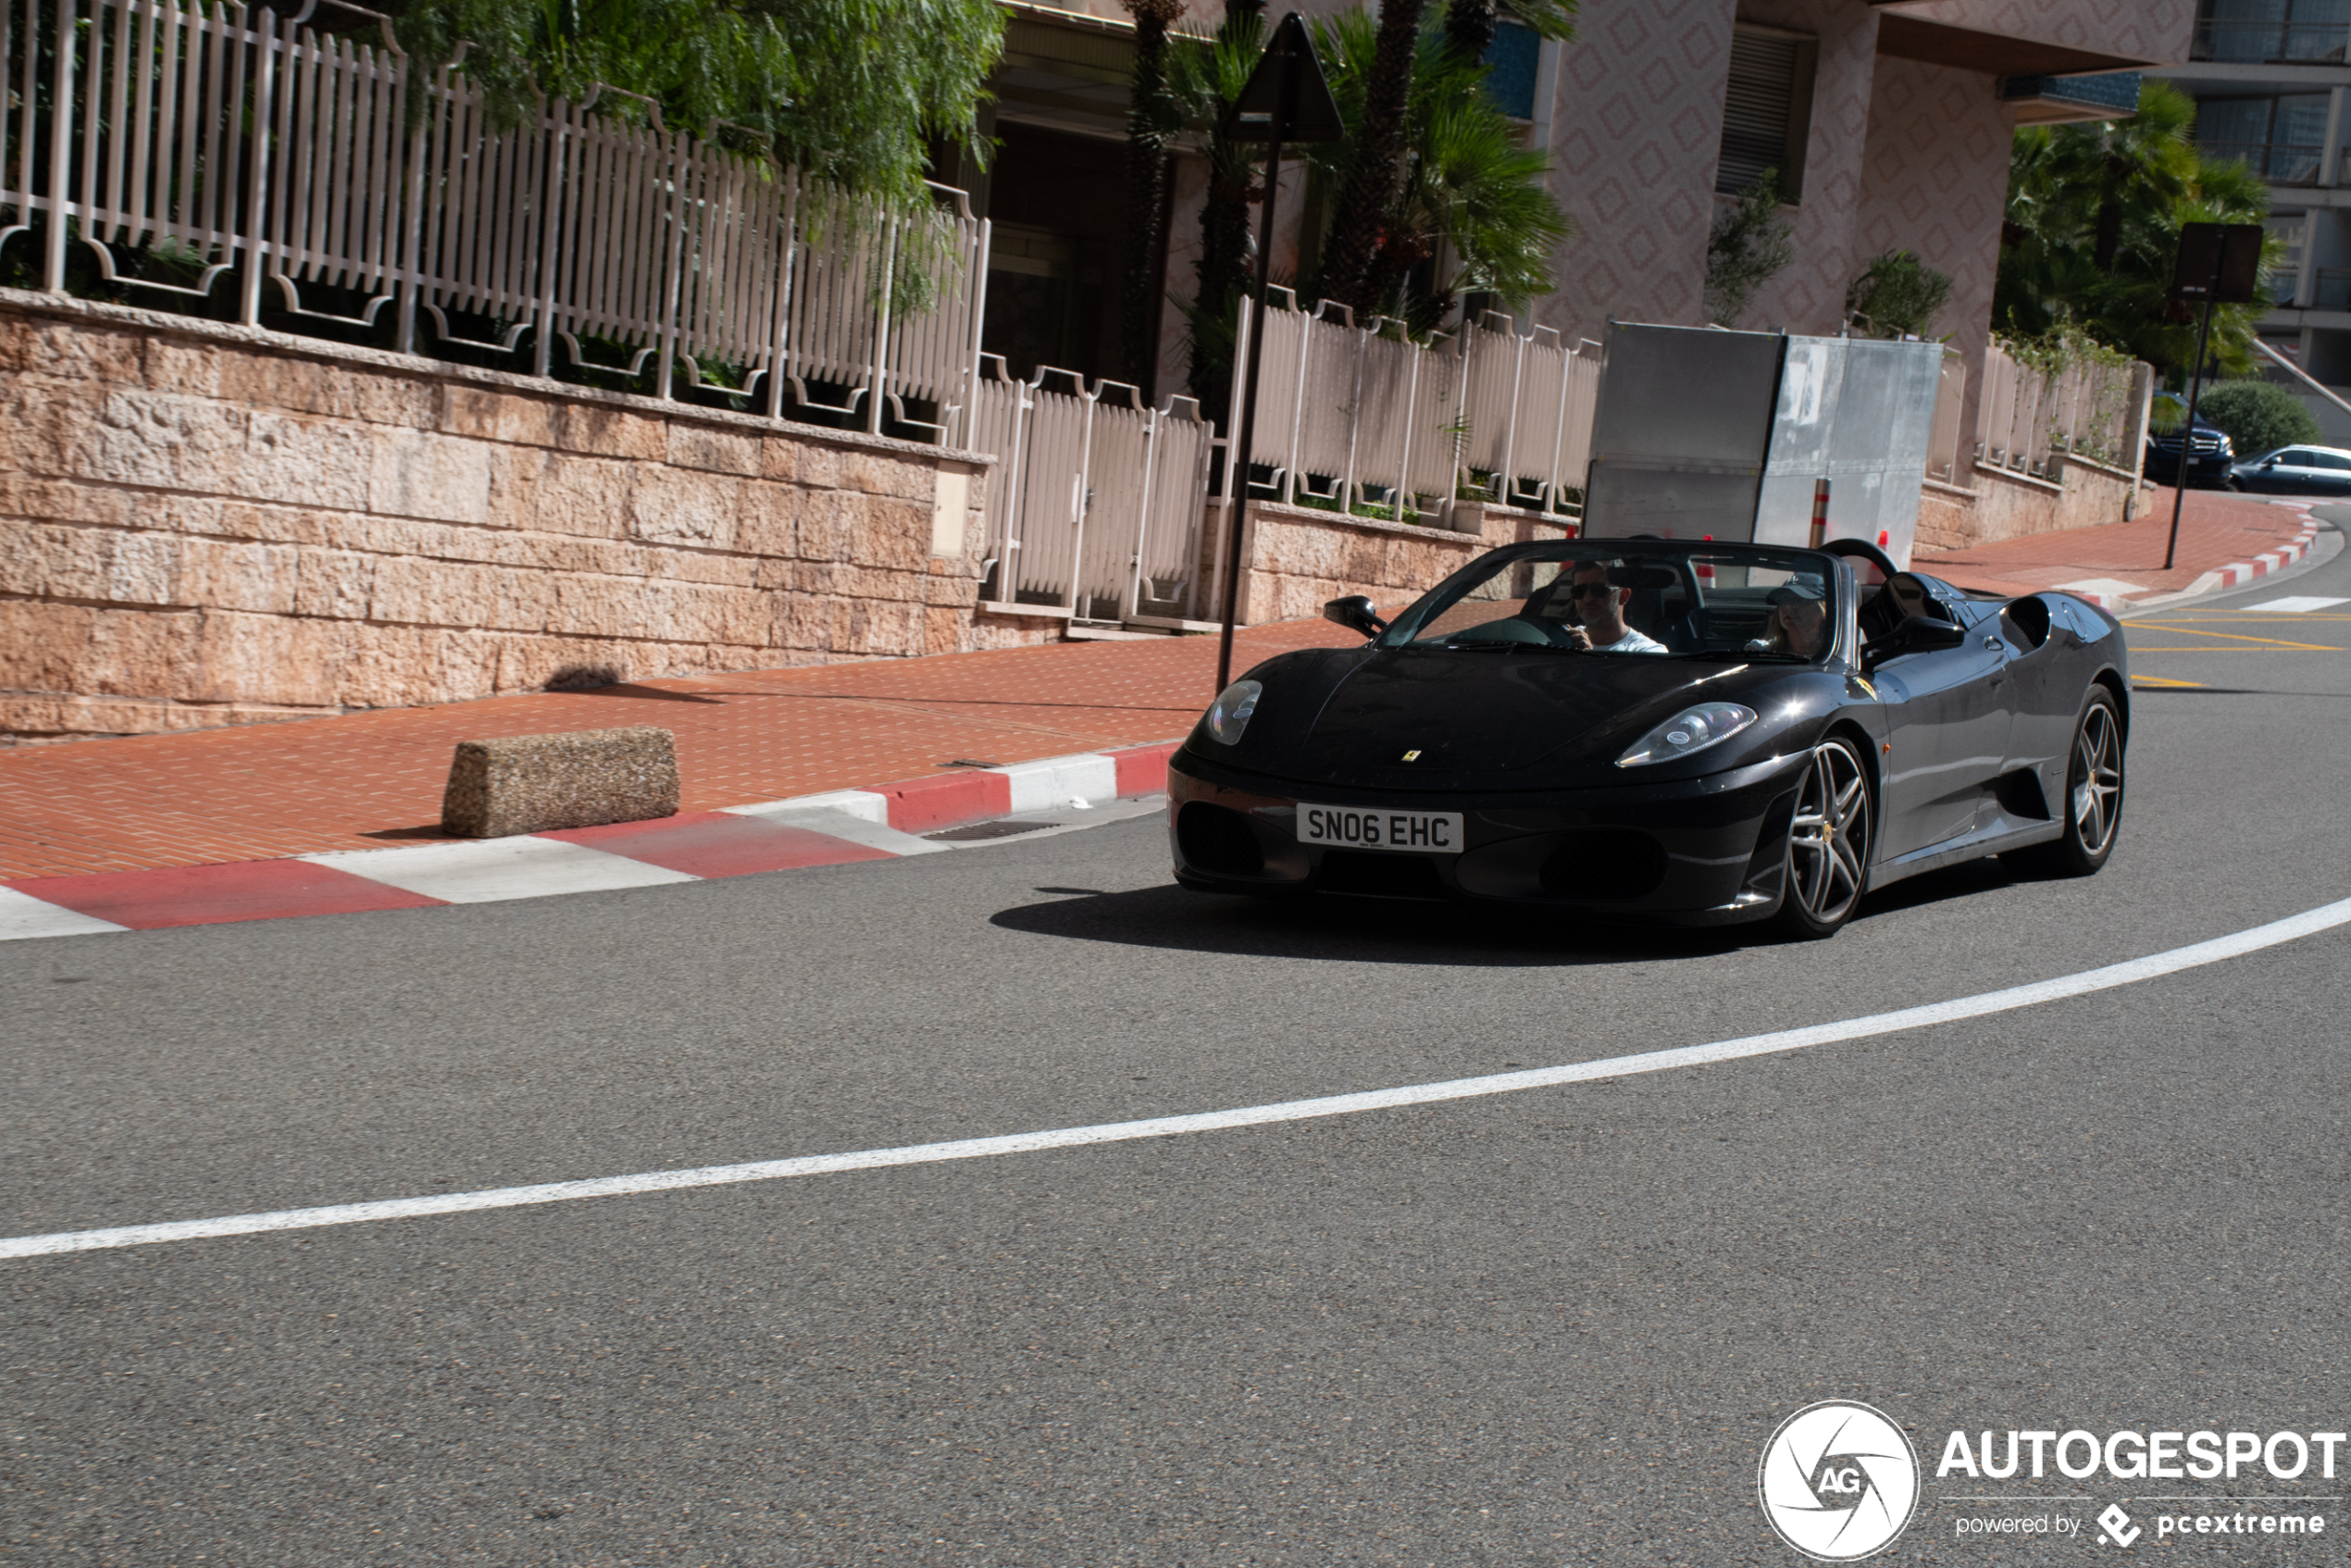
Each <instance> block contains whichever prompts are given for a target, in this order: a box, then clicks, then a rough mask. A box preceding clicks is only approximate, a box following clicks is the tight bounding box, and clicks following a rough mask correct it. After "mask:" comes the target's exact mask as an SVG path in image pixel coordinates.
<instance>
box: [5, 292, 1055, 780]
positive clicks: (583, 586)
mask: <svg viewBox="0 0 2351 1568" xmlns="http://www.w3.org/2000/svg"><path fill="white" fill-rule="evenodd" d="M988 471H989V458H987V457H985V456H982V455H979V454H972V453H959V452H952V451H949V450H947V449H944V448H940V447H933V446H923V445H917V444H915V443H914V442H900V441H890V440H886V439H882V438H878V437H867V436H863V435H856V434H849V433H844V432H840V431H834V430H824V429H815V428H813V427H809V426H804V425H793V424H788V423H785V422H782V421H777V420H770V419H765V418H759V417H750V416H744V415H737V414H730V413H726V412H722V411H719V410H715V409H705V408H700V407H694V406H691V405H682V404H674V403H662V402H657V401H655V400H653V399H650V398H644V397H636V396H628V395H624V394H618V393H604V392H594V391H590V390H587V389H582V388H574V387H555V386H553V385H551V384H550V383H548V382H544V381H538V380H529V379H526V378H522V377H517V376H512V375H504V374H500V373H497V372H493V371H486V370H472V369H467V368H466V367H458V366H452V365H448V364H444V363H442V362H441V361H438V360H428V359H420V358H413V357H410V356H406V355H392V354H383V353H379V352H376V351H373V350H367V349H359V348H346V347H342V346H340V345H337V344H333V343H327V342H319V341H317V340H315V339H309V338H294V337H289V336H286V335H283V334H280V333H275V332H269V331H265V330H255V329H250V328H243V327H231V326H224V325H219V324H215V323H209V322H205V321H200V320H195V319H193V318H190V317H177V316H167V315H159V314H154V313H150V312H145V311H140V310H134V309H130V308H126V307H122V306H117V305H100V304H91V303H86V302H81V301H74V300H61V299H56V298H55V297H53V296H50V295H46V294H31V293H25V292H18V291H13V290H0V737H6V738H10V739H15V740H35V739H52V738H66V737H73V736H84V735H98V734H125V733H137V732H146V731H155V730H167V729H181V728H202V727H205V726H212V725H220V724H234V723H245V722H252V721H255V720H260V719H275V718H289V717H297V716H308V715H315V714H326V713H336V712H341V711H344V710H348V709H353V708H367V707H381V706H392V705H406V704H413V703H434V702H447V701H452V700H455V699H461V698H470V697H481V696H489V695H491V694H494V693H497V692H503V691H531V690H537V689H540V688H543V687H545V686H547V685H549V684H551V683H563V684H579V683H585V684H596V683H602V682H603V681H609V680H622V679H639V678H646V677H650V676H659V675H675V674H688V673H694V672H699V671H708V670H724V669H746V668H758V667H769V666H779V665H790V664H807V663H815V662H821V661H826V660H835V659H852V658H872V657H887V656H902V655H907V654H915V653H951V652H959V651H965V650H970V649H975V648H981V647H997V646H1006V645H1010V644H1014V643H1021V642H1033V641H1047V640H1050V639H1051V638H1054V637H1056V636H1058V635H1059V632H1060V627H1059V625H1058V623H1055V622H1051V621H1042V620H1039V621H1029V620H1026V619H1022V620H1007V619H1001V618H999V617H995V616H987V617H981V616H976V615H975V613H974V611H973V605H974V604H975V602H976V597H977V588H978V566H979V560H978V557H979V554H980V549H979V545H980V540H981V537H982V536H981V524H980V506H981V503H982V501H983V499H984V497H983V486H984V484H985V482H986V479H987V476H988Z"/></svg>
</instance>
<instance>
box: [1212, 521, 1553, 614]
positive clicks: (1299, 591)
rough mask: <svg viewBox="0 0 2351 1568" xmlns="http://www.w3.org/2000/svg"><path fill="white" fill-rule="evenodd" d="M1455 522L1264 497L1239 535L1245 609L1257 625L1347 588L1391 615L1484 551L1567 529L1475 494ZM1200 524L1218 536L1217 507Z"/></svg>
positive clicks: (1316, 607)
mask: <svg viewBox="0 0 2351 1568" xmlns="http://www.w3.org/2000/svg"><path fill="white" fill-rule="evenodd" d="M1453 521H1454V523H1455V525H1456V526H1455V527H1454V528H1451V529H1431V528H1421V527H1419V526H1417V525H1415V524H1412V523H1390V522H1382V521H1380V520H1379V519H1377V518H1373V517H1354V516H1340V515H1339V514H1338V513H1337V512H1325V511H1320V510H1317V509H1315V508H1313V507H1308V506H1282V505H1276V504H1274V503H1272V502H1263V501H1261V502H1259V503H1257V504H1256V505H1255V506H1254V507H1253V508H1251V510H1250V524H1249V537H1248V538H1247V539H1246V540H1245V541H1243V548H1244V549H1245V550H1246V552H1247V560H1248V563H1249V565H1248V567H1247V569H1246V570H1245V571H1244V573H1243V574H1242V577H1241V599H1240V618H1241V620H1242V621H1243V622H1245V623H1248V624H1250V625H1255V624H1257V623H1259V622H1262V621H1279V620H1294V619H1298V618H1300V617H1303V616H1319V615H1321V614H1322V613H1323V605H1324V604H1325V603H1327V602H1328V601H1330V600H1333V599H1337V598H1339V597H1341V596H1342V595H1345V594H1350V593H1361V594H1364V595H1366V596H1368V597H1369V598H1370V599H1371V601H1372V603H1374V604H1376V605H1378V606H1379V608H1380V613H1381V614H1382V615H1387V614H1391V613H1393V612H1394V611H1395V610H1396V609H1397V608H1398V607H1399V606H1400V605H1403V604H1409V603H1411V602H1412V600H1414V599H1417V598H1419V597H1420V596H1421V595H1422V594H1423V593H1425V592H1427V591H1429V590H1430V589H1432V588H1434V587H1436V586H1437V584H1438V583H1439V582H1442V581H1443V580H1444V579H1446V578H1447V577H1448V576H1449V575H1450V574H1452V573H1453V572H1455V571H1457V570H1459V569H1460V568H1461V567H1462V566H1464V565H1466V564H1467V563H1468V562H1469V561H1470V560H1471V559H1473V558H1474V557H1475V556H1477V555H1480V554H1484V553H1485V552H1486V551H1488V550H1492V549H1495V548H1496V547H1498V546H1499V545H1504V544H1512V543H1518V542H1521V541H1526V540H1534V539H1564V538H1566V537H1568V532H1569V529H1568V528H1567V526H1566V525H1564V524H1562V523H1561V522H1560V521H1559V520H1557V519H1554V518H1546V517H1544V516H1541V515H1540V514H1538V513H1534V512H1522V511H1518V510H1515V509H1513V508H1509V507H1501V506H1486V505H1481V504H1478V503H1475V502H1463V503H1462V504H1459V505H1457V506H1456V507H1455V508H1454V511H1453ZM1202 532H1203V533H1204V534H1206V535H1207V536H1209V537H1211V538H1213V537H1214V536H1215V533H1216V512H1215V508H1213V507H1211V508H1210V510H1209V515H1208V526H1207V528H1205V529H1203V530H1202Z"/></svg>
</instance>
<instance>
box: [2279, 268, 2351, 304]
mask: <svg viewBox="0 0 2351 1568" xmlns="http://www.w3.org/2000/svg"><path fill="white" fill-rule="evenodd" d="M2279 303H2280V304H2285V303H2289V302H2286V301H2280V302H2279ZM2307 308H2308V309H2311V310H2351V270H2346V269H2345V268H2336V267H2321V268H2319V269H2318V271H2317V272H2316V274H2314V275H2313V276H2312V278H2311V280H2310V303H2309V305H2308V306H2307Z"/></svg>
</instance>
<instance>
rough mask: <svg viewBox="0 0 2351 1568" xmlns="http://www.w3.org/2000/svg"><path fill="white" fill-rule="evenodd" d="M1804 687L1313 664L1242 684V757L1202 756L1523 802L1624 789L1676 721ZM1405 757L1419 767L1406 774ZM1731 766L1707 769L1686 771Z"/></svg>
mask: <svg viewBox="0 0 2351 1568" xmlns="http://www.w3.org/2000/svg"><path fill="white" fill-rule="evenodd" d="M1810 673H1812V672H1810V671H1807V670H1805V669H1803V668H1801V667H1800V666H1790V665H1779V664H1773V665H1758V666H1726V665H1723V664H1719V663H1716V662H1714V661H1711V660H1684V659H1674V658H1654V657H1652V658H1644V657H1636V656H1632V655H1621V656H1607V655H1602V656H1598V657H1593V656H1585V655H1577V654H1572V653H1549V652H1536V651H1531V650H1530V651H1524V652H1517V653H1502V652H1485V651H1461V650H1446V649H1417V648H1396V649H1360V650H1350V651H1345V652H1342V651H1339V650H1316V651H1314V652H1312V653H1300V654H1289V655H1285V656H1284V657H1283V658H1280V659H1276V660H1274V661H1272V662H1271V663H1269V664H1268V665H1266V666H1262V667H1261V668H1260V669H1258V670H1256V671H1252V672H1251V675H1252V677H1253V678H1257V679H1259V680H1262V681H1263V682H1264V685H1265V695H1264V698H1263V701H1261V703H1260V704H1259V711H1258V715H1257V717H1256V719H1255V720H1254V721H1253V723H1252V724H1251V726H1250V731H1249V733H1248V735H1247V736H1246V737H1245V739H1244V742H1243V744H1242V745H1241V746H1238V747H1223V746H1216V745H1214V744H1213V742H1212V743H1210V744H1208V745H1206V746H1201V747H1200V750H1201V751H1202V753H1203V754H1208V755H1213V756H1217V757H1218V758H1219V759H1220V760H1223V759H1227V758H1228V759H1229V760H1231V761H1234V762H1237V763H1241V764H1244V765H1253V766H1258V767H1264V768H1267V769H1269V770H1272V771H1275V772H1277V773H1280V774H1282V775H1285V776H1287V777H1289V778H1302V779H1303V778H1312V779H1318V780H1322V781H1325V782H1329V783H1334V784H1345V785H1350V786H1360V787H1364V788H1375V789H1404V790H1411V789H1430V788H1436V787H1445V788H1463V787H1473V788H1474V787H1481V786H1482V787H1486V788H1493V789H1501V790H1510V789H1531V788H1540V787H1546V786H1550V785H1555V784H1559V783H1566V782H1571V781H1573V780H1572V778H1570V777H1569V776H1574V775H1583V774H1586V773H1589V772H1592V771H1593V770H1599V773H1598V776H1596V777H1594V778H1591V780H1590V781H1591V782H1594V783H1603V782H1604V783H1622V782H1623V781H1624V780H1623V776H1622V775H1621V774H1618V773H1617V771H1616V770H1615V769H1614V768H1613V767H1612V766H1611V764H1613V762H1614V761H1615V759H1616V758H1617V757H1618V756H1619V755H1621V754H1623V751H1624V749H1625V747H1627V746H1628V745H1630V744H1631V743H1632V742H1633V741H1634V740H1636V739H1637V738H1638V737H1639V736H1640V735H1641V733H1642V732H1643V731H1644V730H1646V729H1648V728H1649V727H1650V726H1651V725H1653V724H1656V723H1657V722H1659V721H1660V720H1661V719H1663V718H1666V717H1668V716H1671V715H1672V714H1673V713H1674V712H1676V711H1678V710H1679V709H1680V708H1681V707H1683V706H1686V704H1687V703H1695V702H1700V701H1704V700H1708V699H1721V700H1725V701H1730V702H1739V701H1742V700H1750V705H1754V704H1753V703H1752V701H1751V699H1752V698H1753V696H1754V694H1755V693H1756V692H1757V691H1759V689H1760V688H1764V687H1769V686H1773V685H1777V684H1779V683H1782V682H1784V681H1785V680H1786V679H1787V678H1789V677H1791V676H1799V675H1806V674H1810ZM1269 721H1270V722H1269ZM1760 728H1765V727H1759V731H1760ZM1198 742H1199V738H1198V737H1196V738H1195V744H1198ZM1740 749H1741V750H1744V749H1745V748H1744V747H1741V748H1740ZM1405 753H1417V754H1416V755H1414V756H1413V757H1412V759H1411V760H1410V761H1407V760H1406V758H1405ZM1693 760H1694V761H1695V760H1697V759H1693ZM1734 763H1735V758H1734V757H1733V756H1731V755H1729V754H1724V755H1722V756H1719V757H1718V756H1709V757H1707V758H1705V759H1704V765H1702V766H1699V767H1696V768H1693V769H1689V770H1688V771H1693V772H1703V771H1708V770H1710V769H1711V768H1719V767H1724V766H1729V765H1733V764H1734ZM1672 771H1673V772H1675V773H1680V772H1682V771H1685V770H1683V769H1680V768H1675V769H1673V770H1672Z"/></svg>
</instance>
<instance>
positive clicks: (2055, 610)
mask: <svg viewBox="0 0 2351 1568" xmlns="http://www.w3.org/2000/svg"><path fill="white" fill-rule="evenodd" d="M1984 630H1986V631H1996V632H1997V633H1998V634H1999V637H2000V641H2002V642H2003V643H2005V644H2006V645H2007V653H2008V661H2009V684H2010V686H2011V688H2012V690H2013V692H2014V697H2013V702H2014V704H2015V709H2016V716H2015V717H2014V718H2013V719H2012V720H2011V721H2010V722H2009V743H2008V754H2007V758H2006V760H2005V761H2004V762H2003V763H2002V765H2001V767H2000V773H2001V775H2002V780H2003V782H2002V784H2001V786H2000V787H1999V788H1997V789H1996V790H1995V792H1994V795H1993V797H1992V799H1991V800H1990V802H1989V803H1987V806H1986V809H1985V815H1984V817H1983V818H1982V819H1981V825H1982V826H1985V827H1990V826H1993V825H1994V821H1995V819H1994V816H1993V815H1992V814H1993V813H1999V814H2001V815H2005V816H2006V817H2007V819H2008V821H2007V823H2006V826H2009V827H2013V828H2029V827H2031V826H2032V825H2033V824H2034V822H2036V821H2047V820H2048V819H2049V818H2050V817H2051V816H2052V815H2062V814H2063V812H2064V808H2065V770H2066V766H2067V765H2068V763H2069V762H2070V761H2071V752H2072V746H2073V724H2074V720H2075V719H2076V718H2078V717H2079V716H2080V715H2081V709H2082V698H2083V686H2082V681H2083V666H2082V661H2081V659H2080V658H2079V657H2077V656H2076V655H2075V653H2074V651H2075V650H2076V649H2078V648H2080V647H2081V646H2082V640H2081V637H2080V635H2079V633H2078V632H2077V631H2076V629H2075V627H2074V622H2073V618H2072V614H2071V609H2070V607H2068V606H2066V605H2065V604H2063V602H2062V601H2060V600H2058V599H2057V598H2056V597H2055V596H2054V595H2042V594H2037V593H2035V594H2027V595H2026V596H2025V597H2023V598H2021V599H2016V600H2011V601H2010V602H2009V604H2007V605H2005V606H2003V607H2002V608H2001V610H2000V612H1999V614H1997V615H1996V616H1989V617H1987V618H1986V619H1985V621H1984ZM2025 774H2029V775H2031V780H2030V782H2027V781H2026V780H2025V779H2024V778H2021V777H2019V776H2020V775H2025Z"/></svg>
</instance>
